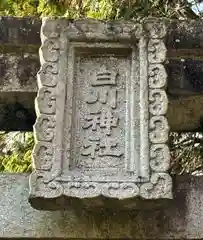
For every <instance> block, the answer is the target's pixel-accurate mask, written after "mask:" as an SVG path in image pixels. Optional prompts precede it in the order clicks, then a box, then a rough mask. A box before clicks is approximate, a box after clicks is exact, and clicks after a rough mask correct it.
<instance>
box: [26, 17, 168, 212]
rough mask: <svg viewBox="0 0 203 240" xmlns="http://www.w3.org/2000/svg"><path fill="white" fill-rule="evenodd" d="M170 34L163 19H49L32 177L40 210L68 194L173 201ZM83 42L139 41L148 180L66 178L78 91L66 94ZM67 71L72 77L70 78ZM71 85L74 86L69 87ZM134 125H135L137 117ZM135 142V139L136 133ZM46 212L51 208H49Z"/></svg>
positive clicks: (33, 194)
mask: <svg viewBox="0 0 203 240" xmlns="http://www.w3.org/2000/svg"><path fill="white" fill-rule="evenodd" d="M165 34H166V26H165V24H164V22H163V21H160V20H157V19H147V20H145V21H143V22H142V23H138V22H136V21H128V22H126V21H108V22H102V21H97V20H77V21H73V22H71V21H68V20H65V19H59V18H57V19H54V18H44V19H43V21H42V27H41V40H42V46H41V48H40V62H41V69H40V71H39V72H38V75H37V80H38V87H39V91H38V95H37V98H36V112H37V120H36V124H35V126H34V135H35V141H36V143H35V147H34V150H33V165H34V171H33V172H32V174H31V176H30V197H29V201H30V202H31V204H32V205H33V206H34V207H36V204H35V200H36V199H56V198H61V197H64V196H65V197H66V196H67V197H76V198H90V197H97V196H100V195H102V196H105V197H111V198H118V199H125V198H132V197H141V198H143V199H160V198H166V199H171V198H172V180H171V177H170V176H169V174H168V173H167V170H168V168H169V165H170V154H169V149H168V146H167V140H168V131H169V127H168V123H167V119H166V117H165V114H166V112H167V105H168V100H167V95H166V92H165V88H166V83H167V75H166V72H165V69H164V65H163V63H164V61H165V60H166V48H165V45H164V36H165ZM77 42H78V44H79V43H87V44H93V43H94V42H99V43H109V44H113V43H125V44H126V43H128V44H133V43H135V42H138V46H139V53H140V54H139V55H140V76H139V78H140V122H141V123H142V124H141V125H140V132H141V138H140V141H141V150H140V165H141V167H140V176H141V177H143V179H144V178H145V181H140V182H133V181H132V182H130V183H123V182H119V180H118V181H117V182H112V183H96V182H74V181H72V182H71V181H68V182H67V181H64V180H63V176H62V161H63V160H62V159H63V157H64V154H65V157H66V159H69V158H70V149H71V134H70V132H71V119H72V106H71V102H72V98H73V92H72V91H69V94H68V95H67V96H66V91H65V90H66V88H71V87H72V86H71V84H72V83H71V82H70V81H67V78H71V77H72V76H73V74H74V73H73V71H74V69H73V66H72V64H73V61H72V60H74V59H72V60H71V58H74V48H73V47H72V43H75V44H76V43H77ZM94 44H95V43H94ZM67 53H68V57H67ZM146 60H147V62H146ZM67 72H68V77H67V74H65V73H67ZM67 82H68V84H69V86H67V85H66V84H67ZM47 93H48V94H47ZM146 99H148V101H146ZM66 102H69V103H70V105H69V107H67V106H66ZM132 109H133V108H132ZM130 111H132V110H130ZM64 114H66V116H69V119H68V122H69V123H70V124H69V123H68V124H69V126H66V130H67V131H66V132H65V133H64V132H63V131H64V130H63V126H64V122H63V119H64ZM66 121H67V119H66ZM130 121H131V124H133V121H132V119H131V120H130ZM130 132H132V131H130V130H129V133H127V134H131V133H130ZM64 137H65V138H66V144H67V145H68V146H66V151H64V146H63V138H64ZM129 138H130V139H131V140H132V139H133V135H130V136H129ZM129 151H133V149H132V148H131V149H129ZM89 188H91V189H92V188H93V189H94V191H88V189H89ZM110 188H114V190H115V191H114V194H113V195H112V193H109V191H108V190H109V189H110ZM126 188H130V189H131V191H130V193H129V191H128V193H127V194H126V193H125V191H124V190H125V189H126ZM78 189H80V194H78ZM122 191H123V192H124V193H122ZM81 192H82V194H81ZM37 208H39V207H37ZM40 208H44V209H46V206H41V207H40Z"/></svg>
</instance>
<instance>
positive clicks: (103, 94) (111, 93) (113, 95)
mask: <svg viewBox="0 0 203 240" xmlns="http://www.w3.org/2000/svg"><path fill="white" fill-rule="evenodd" d="M116 100H117V90H116V89H111V90H108V89H103V88H102V89H99V90H98V91H97V90H94V91H90V92H89V95H88V96H87V97H86V103H88V104H94V103H96V102H100V103H102V104H106V103H108V104H109V106H110V107H111V108H113V109H115V108H116Z"/></svg>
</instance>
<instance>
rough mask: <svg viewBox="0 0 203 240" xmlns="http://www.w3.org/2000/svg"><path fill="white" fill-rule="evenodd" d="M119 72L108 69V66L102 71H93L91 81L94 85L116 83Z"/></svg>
mask: <svg viewBox="0 0 203 240" xmlns="http://www.w3.org/2000/svg"><path fill="white" fill-rule="evenodd" d="M117 75H118V73H117V72H115V71H108V70H107V69H106V67H103V68H101V69H100V72H93V74H92V79H91V83H92V86H103V85H116V77H117Z"/></svg>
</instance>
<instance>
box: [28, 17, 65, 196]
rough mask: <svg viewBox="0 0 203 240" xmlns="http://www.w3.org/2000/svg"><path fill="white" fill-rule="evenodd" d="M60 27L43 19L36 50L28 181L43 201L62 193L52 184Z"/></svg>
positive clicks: (59, 187) (58, 184)
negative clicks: (34, 116) (31, 169)
mask: <svg viewBox="0 0 203 240" xmlns="http://www.w3.org/2000/svg"><path fill="white" fill-rule="evenodd" d="M60 33H61V24H60V21H58V20H54V19H52V20H50V19H49V20H48V19H44V20H43V23H42V29H41V40H42V46H41V48H40V51H39V54H40V62H41V69H40V70H39V72H38V74H37V81H38V87H39V91H38V95H37V98H36V100H35V104H36V112H37V121H36V123H35V126H34V133H35V141H36V144H35V147H34V149H33V160H34V167H35V171H34V172H33V173H32V174H31V177H30V179H31V181H35V182H36V185H37V187H33V188H35V189H33V188H31V194H32V192H34V191H35V195H38V194H39V195H40V196H42V195H41V193H43V197H46V198H54V197H58V196H60V195H61V194H62V193H63V187H62V185H61V184H60V183H59V182H57V181H55V180H54V179H53V177H52V175H53V174H52V172H55V169H54V168H55V163H54V161H55V153H56V152H57V151H56V146H57V145H56V143H55V140H56V124H57V117H56V101H57V99H56V93H57V86H58V82H59V81H58V78H59V76H58V74H59V56H60V48H61V44H60Z"/></svg>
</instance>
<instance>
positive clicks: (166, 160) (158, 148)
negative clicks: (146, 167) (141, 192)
mask: <svg viewBox="0 0 203 240" xmlns="http://www.w3.org/2000/svg"><path fill="white" fill-rule="evenodd" d="M150 158H151V160H150V166H151V169H152V170H153V171H155V172H166V171H167V170H168V169H169V167H170V152H169V148H168V146H167V145H166V144H153V145H152V146H151V149H150Z"/></svg>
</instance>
